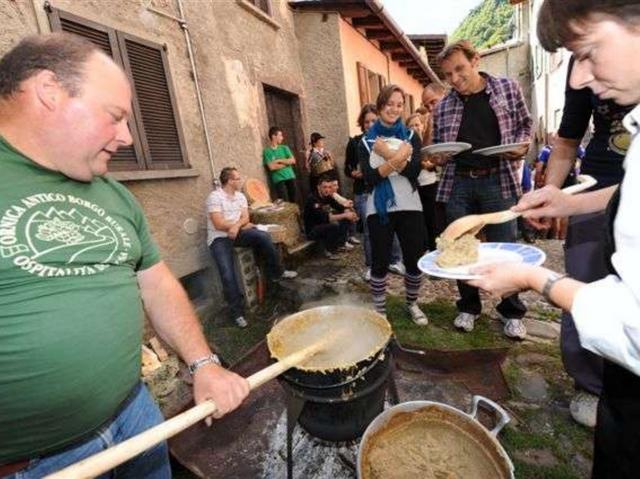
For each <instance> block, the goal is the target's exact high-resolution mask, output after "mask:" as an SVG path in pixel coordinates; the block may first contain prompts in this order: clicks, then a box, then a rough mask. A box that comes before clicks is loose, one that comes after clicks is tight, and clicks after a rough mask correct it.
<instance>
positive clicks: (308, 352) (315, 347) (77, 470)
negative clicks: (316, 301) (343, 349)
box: [45, 331, 347, 479]
mask: <svg viewBox="0 0 640 479" xmlns="http://www.w3.org/2000/svg"><path fill="white" fill-rule="evenodd" d="M346 334H347V333H346V331H338V332H336V333H332V334H330V335H329V336H325V337H323V338H322V339H320V340H318V341H316V342H315V343H313V344H312V345H310V346H307V347H306V348H304V349H301V350H300V351H297V352H295V353H292V354H290V355H289V356H286V357H284V358H282V359H281V360H280V361H278V362H276V363H274V364H272V365H271V366H268V367H266V368H264V369H262V370H260V371H258V372H257V373H255V374H253V375H251V376H249V377H248V378H247V381H249V386H250V388H251V390H253V389H255V388H257V387H259V386H262V385H263V384H264V383H266V382H268V381H270V380H271V379H274V378H275V377H277V376H279V375H280V374H282V373H283V372H285V371H287V370H288V369H290V368H292V367H295V366H299V365H301V364H303V363H305V362H306V361H308V360H309V359H310V358H311V357H312V356H313V355H315V354H317V353H319V352H320V351H322V350H324V349H326V348H327V347H329V346H330V345H331V344H332V343H333V342H334V341H336V340H338V339H339V338H340V337H341V336H344V335H346ZM215 411H216V405H215V403H214V402H213V401H211V400H208V401H205V402H203V403H200V404H198V405H197V406H195V407H192V408H191V409H188V410H187V411H185V412H183V413H181V414H178V415H177V416H174V417H173V418H171V419H169V420H167V421H165V422H163V423H161V424H158V425H157V426H155V427H152V428H151V429H148V430H146V431H144V432H143V433H140V434H138V435H137V436H134V437H132V438H129V439H127V440H126V441H124V442H121V443H120V444H117V445H115V446H113V447H110V448H109V449H106V450H104V451H102V452H100V453H98V454H95V455H93V456H91V457H88V458H86V459H84V460H82V461H80V462H77V463H75V464H72V465H71V466H68V467H66V468H64V469H62V470H60V471H58V472H55V473H53V474H50V475H48V476H46V478H45V479H80V478H82V479H84V478H90V477H95V476H98V475H100V474H102V473H104V472H106V471H109V470H111V469H113V468H114V467H116V466H118V465H119V464H122V463H123V462H126V461H128V460H129V459H131V458H132V457H134V456H137V455H138V454H140V453H141V452H143V451H145V450H147V449H149V448H150V447H153V446H155V445H156V444H158V443H159V442H161V441H164V440H165V439H168V438H170V437H172V436H174V435H176V434H178V433H179V432H180V431H182V430H184V429H186V428H188V427H189V426H192V425H193V424H195V423H196V422H198V421H201V420H202V419H204V418H206V417H208V416H211V415H212V414H213V413H214V412H215Z"/></svg>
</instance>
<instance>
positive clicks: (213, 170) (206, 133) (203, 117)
mask: <svg viewBox="0 0 640 479" xmlns="http://www.w3.org/2000/svg"><path fill="white" fill-rule="evenodd" d="M177 2H178V11H179V12H180V17H179V18H178V17H174V16H173V15H170V14H168V13H165V12H163V11H162V10H158V9H156V8H154V7H151V6H149V7H146V8H147V10H148V11H150V12H153V13H155V14H156V15H160V16H162V17H165V18H169V19H171V20H174V21H176V22H178V24H179V25H180V28H182V31H183V32H184V38H185V41H186V43H187V54H188V55H189V62H190V63H191V72H192V73H193V82H194V84H195V86H196V98H197V99H198V110H199V111H200V119H201V120H202V127H203V129H204V139H205V142H206V144H207V156H208V158H209V169H210V170H211V178H212V181H213V183H214V184H215V182H216V168H215V165H214V164H213V149H212V148H211V141H210V140H209V127H208V126H207V117H206V115H205V112H204V102H203V101H202V92H201V91H200V82H199V81H198V69H197V68H196V60H195V57H194V55H193V48H192V45H191V36H190V35H189V27H188V26H187V21H186V19H185V16H184V8H183V6H182V0H177Z"/></svg>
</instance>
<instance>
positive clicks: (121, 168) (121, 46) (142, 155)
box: [47, 7, 193, 180]
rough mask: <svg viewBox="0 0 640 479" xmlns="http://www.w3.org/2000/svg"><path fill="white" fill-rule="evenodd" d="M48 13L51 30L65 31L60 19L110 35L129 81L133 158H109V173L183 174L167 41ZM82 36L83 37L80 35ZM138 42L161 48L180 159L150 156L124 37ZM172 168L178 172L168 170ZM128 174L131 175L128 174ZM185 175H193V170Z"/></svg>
mask: <svg viewBox="0 0 640 479" xmlns="http://www.w3.org/2000/svg"><path fill="white" fill-rule="evenodd" d="M47 15H48V17H49V23H50V25H51V29H52V31H65V30H63V25H62V21H63V20H68V21H70V22H73V23H76V24H78V25H81V26H86V27H88V28H91V29H94V30H97V31H99V32H102V33H105V34H107V36H108V38H109V45H110V48H111V58H112V59H113V61H114V62H115V63H116V64H117V65H119V66H120V67H121V68H122V69H123V71H124V72H125V74H126V76H127V78H128V80H129V83H130V85H131V104H132V115H131V118H130V119H129V121H128V126H129V130H130V132H131V137H132V139H133V145H132V146H133V150H134V153H135V157H136V160H135V161H126V160H118V161H112V162H110V164H109V173H114V174H115V176H117V177H119V179H124V180H126V179H147V178H149V179H150V178H158V177H160V176H162V172H166V173H168V174H167V177H182V176H184V175H183V174H181V173H178V172H182V173H184V172H185V170H186V171H188V170H190V169H191V165H190V163H189V158H188V155H187V148H186V142H185V138H184V132H183V130H182V121H181V118H180V113H179V109H178V105H177V100H176V94H175V89H174V86H173V79H172V77H171V72H170V68H169V62H168V57H167V45H166V44H164V45H162V44H159V43H155V42H152V41H150V40H146V39H143V38H140V37H138V36H136V35H133V34H131V33H128V32H124V31H121V30H117V29H115V28H113V27H110V26H108V25H104V24H101V23H98V22H95V21H93V20H90V19H88V18H84V17H80V16H78V15H75V14H73V13H71V12H68V11H66V10H61V9H59V8H55V7H49V8H48V9H47ZM83 38H86V37H84V36H83ZM127 40H129V41H131V42H135V43H138V44H140V45H142V46H145V47H148V48H152V49H155V50H157V51H159V52H160V58H161V61H162V68H163V72H164V78H165V82H166V84H167V93H168V96H169V100H170V106H171V110H172V113H173V118H174V123H175V125H174V126H175V129H176V135H177V138H178V146H179V149H180V159H176V160H173V161H154V160H153V158H152V156H151V151H150V148H149V143H148V138H147V134H146V132H145V130H144V122H143V119H142V112H141V109H140V103H139V100H138V91H137V89H136V85H135V81H134V78H133V73H132V70H131V65H130V61H129V54H128V51H127V47H126V43H125V42H126V41H127ZM171 172H174V173H178V174H175V175H174V174H171ZM129 176H130V177H129ZM187 176H193V175H192V174H190V175H187Z"/></svg>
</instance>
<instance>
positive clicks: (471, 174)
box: [455, 167, 500, 178]
mask: <svg viewBox="0 0 640 479" xmlns="http://www.w3.org/2000/svg"><path fill="white" fill-rule="evenodd" d="M499 171H500V169H499V168H498V167H493V168H470V169H460V168H456V172H455V175H456V176H462V177H464V178H483V177H485V176H490V175H495V174H497V173H498V172H499Z"/></svg>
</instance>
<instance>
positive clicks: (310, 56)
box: [294, 12, 349, 172]
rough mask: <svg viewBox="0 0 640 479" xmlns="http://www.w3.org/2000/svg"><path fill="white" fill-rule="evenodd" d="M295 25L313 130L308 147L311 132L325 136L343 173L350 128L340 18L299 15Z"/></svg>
mask: <svg viewBox="0 0 640 479" xmlns="http://www.w3.org/2000/svg"><path fill="white" fill-rule="evenodd" d="M294 21H295V31H296V37H297V39H298V42H299V46H300V63H301V66H302V69H303V76H304V90H305V92H306V98H305V105H306V113H307V122H308V125H309V128H308V130H307V136H306V138H305V140H306V142H307V143H308V141H309V134H310V133H311V132H314V131H318V132H320V133H322V135H324V136H325V137H326V140H325V145H326V147H327V148H328V149H329V150H330V151H331V152H332V154H333V157H334V159H335V160H336V163H337V164H338V165H340V168H339V169H340V171H341V172H342V165H344V152H345V146H346V144H347V141H348V140H349V125H348V123H347V121H348V116H347V111H348V109H347V102H346V100H347V92H346V91H345V81H344V75H345V73H344V70H343V67H342V52H341V47H340V31H339V24H340V22H341V19H340V15H339V14H337V13H315V12H296V13H295V15H294Z"/></svg>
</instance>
